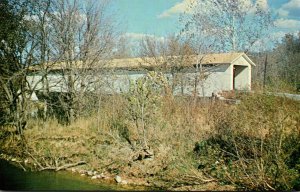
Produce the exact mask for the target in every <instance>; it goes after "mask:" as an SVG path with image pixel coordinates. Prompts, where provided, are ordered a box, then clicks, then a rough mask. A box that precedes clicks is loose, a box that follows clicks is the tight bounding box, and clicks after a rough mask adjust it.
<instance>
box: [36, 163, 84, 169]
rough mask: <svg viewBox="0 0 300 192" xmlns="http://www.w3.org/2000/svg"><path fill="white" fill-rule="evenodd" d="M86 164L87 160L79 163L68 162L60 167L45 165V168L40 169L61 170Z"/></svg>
mask: <svg viewBox="0 0 300 192" xmlns="http://www.w3.org/2000/svg"><path fill="white" fill-rule="evenodd" d="M84 164H86V162H85V161H79V162H77V163H71V164H66V165H62V166H60V167H43V168H41V169H39V171H44V170H54V171H60V170H64V169H67V168H71V167H76V166H79V165H84Z"/></svg>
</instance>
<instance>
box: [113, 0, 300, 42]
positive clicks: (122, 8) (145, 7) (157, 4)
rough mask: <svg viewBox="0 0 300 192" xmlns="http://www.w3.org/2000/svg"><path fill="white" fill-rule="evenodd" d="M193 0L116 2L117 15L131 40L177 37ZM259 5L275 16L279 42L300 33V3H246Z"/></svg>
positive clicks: (282, 0)
mask: <svg viewBox="0 0 300 192" xmlns="http://www.w3.org/2000/svg"><path fill="white" fill-rule="evenodd" d="M190 1H192V0H115V1H113V6H114V11H115V13H116V15H117V17H118V18H119V19H120V21H121V22H122V29H123V31H124V32H125V33H127V35H128V36H129V37H131V38H138V39H139V38H141V37H143V36H145V35H151V36H155V37H158V38H161V37H165V36H167V35H168V34H172V33H177V32H178V31H179V30H180V27H179V22H178V19H179V15H180V14H181V13H183V11H184V10H185V8H186V6H187V4H188V3H189V2H190ZM243 1H258V2H260V3H261V4H263V5H264V6H267V7H268V8H269V9H271V10H272V11H273V13H274V14H276V19H275V25H276V29H274V30H273V31H272V32H271V33H272V34H271V35H272V36H273V37H274V38H277V39H278V38H280V37H282V36H283V35H284V34H285V33H296V31H299V30H300V0H243Z"/></svg>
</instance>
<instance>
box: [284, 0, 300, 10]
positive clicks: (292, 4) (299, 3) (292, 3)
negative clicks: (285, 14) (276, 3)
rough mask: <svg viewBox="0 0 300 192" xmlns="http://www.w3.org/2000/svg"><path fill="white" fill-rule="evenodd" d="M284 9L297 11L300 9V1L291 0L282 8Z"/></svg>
mask: <svg viewBox="0 0 300 192" xmlns="http://www.w3.org/2000/svg"><path fill="white" fill-rule="evenodd" d="M282 8H283V9H295V8H298V9H299V8H300V0H291V1H289V2H288V3H286V4H284V5H283V6H282Z"/></svg>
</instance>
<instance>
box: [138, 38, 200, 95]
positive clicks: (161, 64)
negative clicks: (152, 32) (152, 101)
mask: <svg viewBox="0 0 300 192" xmlns="http://www.w3.org/2000/svg"><path fill="white" fill-rule="evenodd" d="M194 53H195V52H194V50H193V48H192V47H191V46H190V42H189V40H181V39H180V37H179V36H175V35H171V36H169V37H168V38H166V39H165V40H157V39H154V38H152V37H147V38H145V39H144V40H142V42H141V46H140V55H141V56H142V59H143V62H144V63H147V64H148V65H149V66H156V67H158V68H159V70H161V71H162V72H164V73H165V74H166V76H167V78H168V79H169V87H170V89H171V92H172V94H174V93H175V92H176V88H177V87H178V86H179V87H180V88H181V90H180V92H181V94H183V93H184V87H185V82H184V77H183V73H184V68H185V67H187V66H188V65H189V64H190V63H191V60H192V57H193V56H194V55H193V54H194Z"/></svg>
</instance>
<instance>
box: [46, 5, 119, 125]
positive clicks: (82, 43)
mask: <svg viewBox="0 0 300 192" xmlns="http://www.w3.org/2000/svg"><path fill="white" fill-rule="evenodd" d="M107 6H108V2H107V1H84V2H79V1H76V0H67V1H53V2H52V9H53V10H52V11H53V13H52V15H51V23H50V25H51V27H52V28H53V33H52V34H51V41H52V42H53V43H52V45H51V48H52V49H54V50H55V52H54V53H53V59H55V60H59V62H56V63H55V64H54V65H53V66H56V67H58V68H59V70H61V75H60V77H59V78H60V80H59V81H60V82H59V83H60V88H61V90H60V91H62V92H64V93H63V94H62V95H63V97H60V101H61V105H62V106H63V107H64V111H65V112H66V115H67V122H69V123H71V122H73V121H74V119H75V117H76V113H75V111H76V112H80V111H81V110H80V109H81V108H82V107H83V102H82V101H83V98H84V96H86V95H87V94H88V93H89V92H90V91H92V89H93V88H92V87H91V86H92V85H95V82H96V81H98V80H99V78H98V77H99V73H98V72H99V69H100V68H101V67H103V65H104V64H106V62H100V60H101V61H104V60H107V59H108V58H110V56H111V53H112V48H113V44H114V35H115V34H114V29H113V26H114V25H113V21H112V20H111V18H110V17H108V15H107V14H106V8H107ZM54 68H55V67H54Z"/></svg>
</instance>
